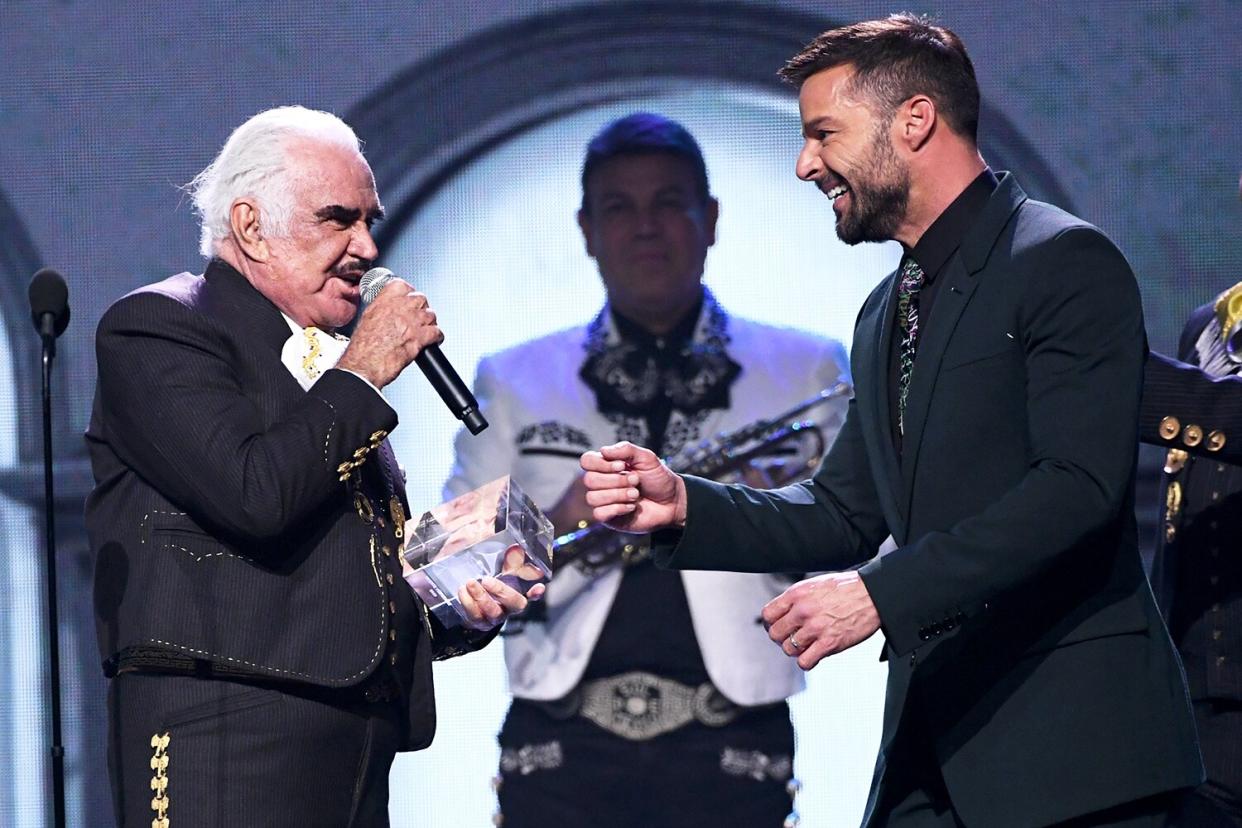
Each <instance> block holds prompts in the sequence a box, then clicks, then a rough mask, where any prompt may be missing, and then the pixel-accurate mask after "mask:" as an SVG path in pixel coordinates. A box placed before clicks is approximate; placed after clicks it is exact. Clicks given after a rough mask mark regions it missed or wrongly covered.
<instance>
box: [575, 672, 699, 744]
mask: <svg viewBox="0 0 1242 828" xmlns="http://www.w3.org/2000/svg"><path fill="white" fill-rule="evenodd" d="M694 695H695V691H694V689H693V688H690V687H687V686H685V685H684V684H681V683H680V682H676V681H673V680H672V679H666V678H663V677H661V676H657V675H654V674H652V673H644V672H638V671H636V672H632V673H622V674H621V675H618V676H612V677H610V678H606V679H598V680H596V681H589V682H586V683H584V684H583V685H582V709H581V710H580V712H581V714H582V716H583V717H584V718H586V719H589V720H590V721H592V722H594V723H595V724H597V725H599V726H600V727H602V728H603V729H604V730H607V731H608V732H609V733H614V734H616V735H617V736H620V737H621V738H623V739H629V740H631V741H635V742H641V741H646V740H648V739H652V738H655V737H656V736H659V735H661V734H663V733H669V732H670V731H673V730H676V729H677V728H679V727H681V726H682V725H685V724H688V723H689V722H691V721H694V718H695V716H694Z"/></svg>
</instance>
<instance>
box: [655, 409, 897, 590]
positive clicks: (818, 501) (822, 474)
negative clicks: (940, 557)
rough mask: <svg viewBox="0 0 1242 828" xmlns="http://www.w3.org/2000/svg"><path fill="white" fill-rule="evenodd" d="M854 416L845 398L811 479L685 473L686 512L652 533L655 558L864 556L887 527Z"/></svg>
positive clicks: (755, 567) (767, 561)
mask: <svg viewBox="0 0 1242 828" xmlns="http://www.w3.org/2000/svg"><path fill="white" fill-rule="evenodd" d="M859 416H860V415H859V414H858V411H857V410H856V407H855V403H854V401H853V400H851V401H850V404H849V410H848V411H847V412H846V415H845V423H844V425H842V426H841V431H840V433H838V434H837V438H836V440H835V441H834V442H833V444H832V448H831V449H829V451H828V454H827V455H826V456H825V459H824V461H823V463H821V464H820V467H819V470H818V471H817V472H816V473H815V477H814V478H812V479H811V480H808V481H805V482H802V483H795V484H793V485H791V486H786V487H784V488H781V489H771V490H768V491H763V490H759V489H752V488H750V487H747V486H739V485H724V484H720V483H714V482H712V481H709V480H703V479H701V478H696V477H690V476H687V477H686V495H687V497H688V498H689V503H688V508H687V511H686V514H687V515H688V516H689V517H690V520H689V521H688V522H687V523H686V528H685V530H684V531H682V532H680V533H658V537H657V538H656V539H655V541H656V546H655V553H656V556H657V560H658V561H659V562H660V563H661V564H662V565H667V566H672V567H676V568H678V569H716V570H721V569H723V570H731V571H737V572H794V573H802V572H814V571H817V570H826V569H848V568H850V567H852V566H855V565H857V564H859V563H861V562H862V561H865V560H867V559H868V558H870V557H871V556H872V555H874V554H875V553H876V550H877V549H878V548H879V546H880V544H881V543H882V542H883V541H884V538H885V536H887V534H888V528H887V524H886V523H885V521H884V518H883V516H882V515H881V514H880V509H879V498H878V497H877V495H876V492H875V484H874V482H873V480H872V478H871V472H870V469H871V466H870V463H869V462H868V460H867V456H866V449H865V447H864V445H863V436H862V432H861V427H860V424H859ZM673 543H676V548H670V547H671V545H672V544H673Z"/></svg>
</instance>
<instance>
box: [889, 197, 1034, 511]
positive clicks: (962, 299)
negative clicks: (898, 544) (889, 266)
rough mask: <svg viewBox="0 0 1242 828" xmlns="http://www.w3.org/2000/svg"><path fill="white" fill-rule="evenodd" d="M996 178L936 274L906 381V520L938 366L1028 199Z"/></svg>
mask: <svg viewBox="0 0 1242 828" xmlns="http://www.w3.org/2000/svg"><path fill="white" fill-rule="evenodd" d="M998 178H999V182H998V184H997V187H996V191H995V192H993V193H992V197H991V199H989V201H988V203H987V206H986V207H985V208H984V210H983V213H982V214H981V215H980V216H979V218H978V220H977V221H976V222H975V223H974V225H973V226H972V227H971V228H970V230H968V231H967V232H966V235H965V236H964V237H963V238H962V244H961V246H960V247H959V248H958V251H957V252H956V253H954V254H953V256H952V257H951V258H950V259H949V261H948V263H947V264H946V265H945V269H944V273H943V274H941V276H940V278H942V279H944V282H943V283H942V284H941V285H940V288H939V292H938V293H937V294H936V305H935V310H936V312H935V313H934V314H932V315H931V317H930V318H929V319H928V324H927V327H926V329H925V330H924V332H923V335H922V338H921V340H920V342H919V346H918V357H917V358H916V361H915V364H914V374H913V376H912V377H911V378H910V392H909V395H908V396H907V398H906V417H905V434H904V435H903V437H902V450H901V455H902V456H901V483H902V489H903V493H904V498H903V502H902V507H903V509H902V511H903V513H904V514H905V515H906V516H907V517H908V516H909V514H910V506H911V499H912V498H913V495H914V472H915V469H916V467H917V466H918V459H919V450H920V449H921V448H922V446H923V439H924V436H925V429H926V425H927V412H928V408H929V407H930V405H931V400H932V395H933V394H934V392H935V388H936V379H937V377H938V375H939V374H940V363H941V361H942V360H943V358H944V353H945V350H946V348H947V347H948V345H949V342H950V341H951V340H952V338H953V333H954V331H955V330H956V329H957V324H958V321H959V320H960V319H961V316H962V312H963V311H965V310H966V305H967V304H969V302H970V299H971V296H973V295H974V292H975V288H976V287H977V286H978V284H979V281H980V279H982V278H984V277H985V276H986V272H985V267H986V265H987V263H988V257H989V256H990V255H991V253H992V248H993V247H995V245H996V240H997V239H998V238H999V237H1000V234H1001V231H1002V230H1004V229H1005V225H1007V224H1008V223H1009V220H1010V218H1011V217H1012V216H1013V214H1014V212H1016V211H1017V209H1018V207H1020V206H1021V205H1022V202H1024V201H1026V193H1024V192H1022V188H1021V187H1019V186H1018V184H1017V182H1016V181H1014V179H1013V176H1012V175H1010V174H1009V173H1001V174H1000V175H999V176H998ZM891 327H892V323H891V322H890V324H889V328H890V329H891Z"/></svg>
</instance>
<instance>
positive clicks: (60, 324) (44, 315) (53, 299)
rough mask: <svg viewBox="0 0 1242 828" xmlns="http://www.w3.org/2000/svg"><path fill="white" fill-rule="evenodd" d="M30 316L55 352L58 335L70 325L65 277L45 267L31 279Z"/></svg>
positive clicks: (40, 334)
mask: <svg viewBox="0 0 1242 828" xmlns="http://www.w3.org/2000/svg"><path fill="white" fill-rule="evenodd" d="M29 296H30V318H31V320H32V321H33V322H34V326H35V330H36V331H38V332H39V336H41V337H43V342H44V344H45V345H47V346H48V348H50V349H51V350H52V351H53V353H54V352H55V348H56V337H58V336H60V335H61V334H63V333H64V332H65V328H67V327H68V326H69V288H68V287H66V285H65V277H63V276H61V275H60V274H59V273H57V272H56V271H55V270H52V269H51V268H50V267H45V268H43V269H42V270H40V271H39V272H38V273H36V274H35V275H34V278H33V279H31V280H30V290H29Z"/></svg>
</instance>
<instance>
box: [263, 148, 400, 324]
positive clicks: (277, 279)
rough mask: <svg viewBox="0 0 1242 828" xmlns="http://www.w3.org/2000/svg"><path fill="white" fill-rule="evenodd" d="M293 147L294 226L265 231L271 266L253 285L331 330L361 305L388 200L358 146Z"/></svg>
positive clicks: (289, 311)
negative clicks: (279, 232)
mask: <svg viewBox="0 0 1242 828" xmlns="http://www.w3.org/2000/svg"><path fill="white" fill-rule="evenodd" d="M287 153H288V164H289V170H288V172H287V175H288V176H289V179H288V180H289V186H290V187H291V188H292V194H293V214H292V215H291V216H290V218H289V232H288V235H287V236H284V237H277V238H266V242H267V245H268V249H269V250H270V252H271V258H270V260H269V262H268V264H269V267H268V268H267V272H266V273H265V274H264V276H263V278H262V279H260V280H258V281H257V282H256V284H255V287H256V288H258V289H259V291H260V292H261V293H262V294H263V295H264V296H266V297H267V298H268V299H270V300H271V301H272V303H273V304H274V305H276V307H278V308H280V310H281V311H283V312H284V313H285V314H286V315H287V316H289V318H291V319H292V320H293V321H294V322H296V323H298V324H299V325H303V326H309V325H314V326H315V327H318V328H321V329H323V330H333V329H335V328H339V327H341V326H342V325H346V324H348V323H349V322H350V321H351V320H352V319H353V318H354V315H355V314H356V313H357V311H358V303H359V301H360V300H359V294H358V280H359V279H361V278H362V274H363V273H365V272H366V271H367V270H368V269H369V268H370V267H371V264H372V263H373V262H374V261H375V257H376V256H377V255H378V250H377V249H376V247H375V241H374V239H372V238H371V225H372V224H373V223H374V222H375V221H376V220H378V219H379V218H380V217H381V216H382V215H383V208H382V207H381V206H380V202H379V196H378V195H377V194H376V192H375V179H374V177H373V176H372V175H371V168H370V167H369V166H368V165H367V162H366V160H365V159H363V157H362V156H361V155H360V154H359V153H358V152H356V151H354V150H351V149H349V148H346V147H342V146H338V145H335V144H327V143H323V142H315V141H311V140H305V139H298V140H294V141H293V142H291V143H290V145H289V147H288V149H287Z"/></svg>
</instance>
